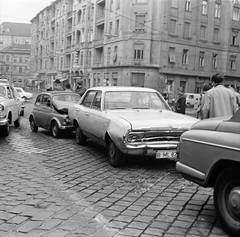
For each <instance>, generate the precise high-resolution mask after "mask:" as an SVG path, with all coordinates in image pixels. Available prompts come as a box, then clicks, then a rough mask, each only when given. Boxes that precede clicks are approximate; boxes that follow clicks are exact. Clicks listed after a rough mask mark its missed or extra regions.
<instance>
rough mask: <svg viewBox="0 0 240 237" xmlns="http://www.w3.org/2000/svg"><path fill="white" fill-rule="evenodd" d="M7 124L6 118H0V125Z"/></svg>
mask: <svg viewBox="0 0 240 237" xmlns="http://www.w3.org/2000/svg"><path fill="white" fill-rule="evenodd" d="M7 124H8V119H0V126H5V125H7Z"/></svg>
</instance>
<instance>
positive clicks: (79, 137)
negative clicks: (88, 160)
mask: <svg viewBox="0 0 240 237" xmlns="http://www.w3.org/2000/svg"><path fill="white" fill-rule="evenodd" d="M76 141H77V144H78V145H85V144H86V141H87V137H86V136H85V135H84V134H83V132H82V129H81V128H80V127H79V126H77V127H76Z"/></svg>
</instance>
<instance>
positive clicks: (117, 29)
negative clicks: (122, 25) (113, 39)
mask: <svg viewBox="0 0 240 237" xmlns="http://www.w3.org/2000/svg"><path fill="white" fill-rule="evenodd" d="M115 33H116V35H119V20H116V32H115Z"/></svg>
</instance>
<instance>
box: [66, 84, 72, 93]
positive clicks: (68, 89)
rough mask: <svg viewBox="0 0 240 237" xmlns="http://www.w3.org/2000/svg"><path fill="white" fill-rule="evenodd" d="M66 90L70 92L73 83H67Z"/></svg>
mask: <svg viewBox="0 0 240 237" xmlns="http://www.w3.org/2000/svg"><path fill="white" fill-rule="evenodd" d="M65 91H69V92H70V91H72V90H71V85H70V84H69V83H67V84H66V86H65Z"/></svg>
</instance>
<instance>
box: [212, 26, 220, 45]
mask: <svg viewBox="0 0 240 237" xmlns="http://www.w3.org/2000/svg"><path fill="white" fill-rule="evenodd" d="M213 41H214V42H219V29H217V28H214V30H213Z"/></svg>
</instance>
